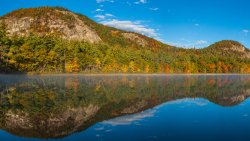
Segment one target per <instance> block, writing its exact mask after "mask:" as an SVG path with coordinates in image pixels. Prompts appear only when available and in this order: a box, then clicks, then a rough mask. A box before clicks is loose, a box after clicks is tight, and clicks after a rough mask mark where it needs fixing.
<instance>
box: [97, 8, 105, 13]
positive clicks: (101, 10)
mask: <svg viewBox="0 0 250 141" xmlns="http://www.w3.org/2000/svg"><path fill="white" fill-rule="evenodd" d="M95 11H96V12H103V11H104V10H103V9H100V8H98V9H96V10H95Z"/></svg>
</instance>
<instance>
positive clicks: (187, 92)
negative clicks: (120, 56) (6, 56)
mask: <svg viewBox="0 0 250 141" xmlns="http://www.w3.org/2000/svg"><path fill="white" fill-rule="evenodd" d="M0 94H1V97H0V98H1V99H0V129H1V130H0V140H13V141H15V140H18V141H19V140H21V141H22V140H23V141H26V140H27V141H33V140H56V141H58V140H65V141H69V140H72V141H73V140H91V141H95V140H104V141H105V140H107V141H110V140H115V141H116V140H119V141H131V140H132V141H133V140H135V141H136V140H146V141H154V140H157V141H158V140H160V141H161V140H162V141H165V140H173V141H183V140H197V141H198V140H219V141H223V140H225V141H230V140H232V141H233V140H237V141H245V140H250V134H249V132H250V117H249V115H250V100H248V97H249V96H250V75H45V76H18V75H0Z"/></svg>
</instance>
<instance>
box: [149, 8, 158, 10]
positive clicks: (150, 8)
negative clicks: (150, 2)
mask: <svg viewBox="0 0 250 141" xmlns="http://www.w3.org/2000/svg"><path fill="white" fill-rule="evenodd" d="M149 10H151V11H158V10H159V8H149Z"/></svg>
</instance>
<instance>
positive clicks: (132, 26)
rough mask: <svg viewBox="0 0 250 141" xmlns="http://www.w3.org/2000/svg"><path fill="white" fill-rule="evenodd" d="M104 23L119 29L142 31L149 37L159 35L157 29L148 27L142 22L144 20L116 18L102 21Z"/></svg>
mask: <svg viewBox="0 0 250 141" xmlns="http://www.w3.org/2000/svg"><path fill="white" fill-rule="evenodd" d="M101 23H102V24H104V25H107V26H111V27H115V28H118V29H122V30H126V31H131V32H136V33H140V34H143V35H146V36H149V37H157V36H158V34H157V33H156V30H155V29H152V28H148V27H147V26H145V25H143V24H142V21H120V20H116V19H112V20H107V21H102V22H101Z"/></svg>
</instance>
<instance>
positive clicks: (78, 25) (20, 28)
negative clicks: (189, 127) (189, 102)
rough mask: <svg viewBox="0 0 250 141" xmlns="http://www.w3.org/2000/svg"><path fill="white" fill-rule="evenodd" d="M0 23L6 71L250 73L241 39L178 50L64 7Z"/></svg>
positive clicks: (19, 13)
mask: <svg viewBox="0 0 250 141" xmlns="http://www.w3.org/2000/svg"><path fill="white" fill-rule="evenodd" d="M0 23H1V27H0V37H1V38H0V54H1V56H0V72H4V73H10V72H23V73H27V72H35V73H63V72H83V73H93V72H94V73H249V72H250V69H249V68H250V61H249V60H250V52H249V50H248V49H247V48H245V47H244V46H243V45H242V44H240V43H239V42H236V41H229V40H225V41H220V42H217V43H215V44H213V45H211V46H209V47H207V48H204V49H184V48H177V47H174V46H171V45H167V44H164V43H161V42H159V41H157V40H155V39H153V38H149V37H146V36H144V35H141V34H138V33H134V32H128V31H123V30H120V29H116V28H112V27H108V26H105V25H102V24H98V23H96V22H94V21H93V20H91V19H89V18H88V17H86V16H84V15H81V14H77V13H73V12H71V11H69V10H67V9H64V8H60V7H39V8H28V9H20V10H16V11H13V12H11V13H8V14H6V15H4V16H2V17H0ZM169 36H171V35H169Z"/></svg>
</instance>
